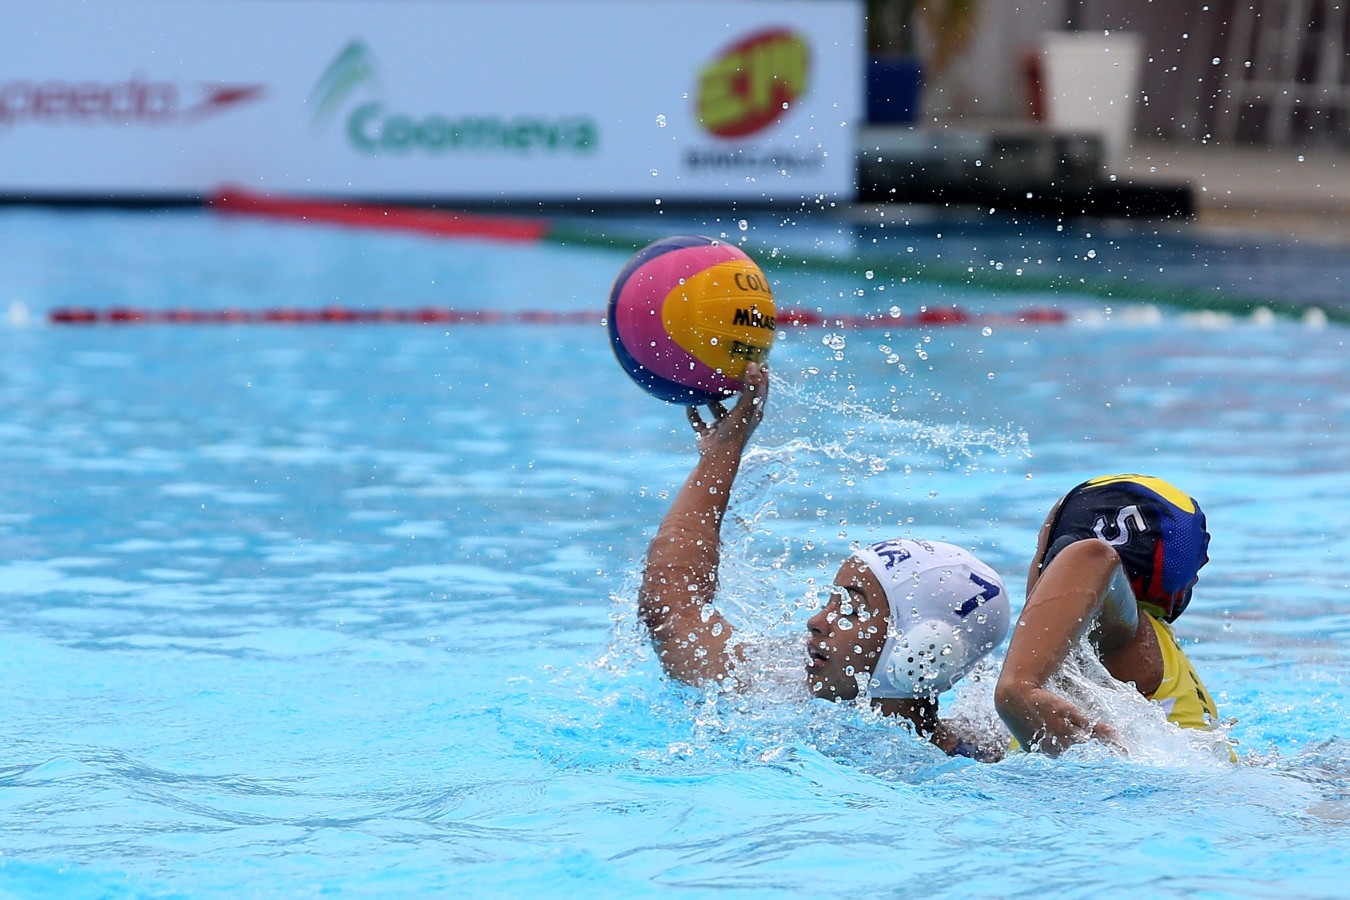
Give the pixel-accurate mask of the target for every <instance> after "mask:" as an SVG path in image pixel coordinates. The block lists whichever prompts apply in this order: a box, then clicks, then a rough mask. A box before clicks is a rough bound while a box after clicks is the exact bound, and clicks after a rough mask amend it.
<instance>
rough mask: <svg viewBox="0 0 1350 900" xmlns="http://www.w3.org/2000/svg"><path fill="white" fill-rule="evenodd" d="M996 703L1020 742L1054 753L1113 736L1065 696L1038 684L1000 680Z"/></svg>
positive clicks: (1057, 753) (1005, 721)
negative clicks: (1010, 683)
mask: <svg viewBox="0 0 1350 900" xmlns="http://www.w3.org/2000/svg"><path fill="white" fill-rule="evenodd" d="M994 705H995V707H996V708H997V710H998V714H999V717H1000V718H1002V719H1003V724H1005V725H1007V726H1008V730H1009V731H1010V732H1012V736H1013V737H1015V738H1017V741H1018V743H1020V744H1021V745H1022V746H1023V747H1024V748H1027V749H1037V750H1040V751H1041V752H1043V753H1047V754H1049V755H1051V756H1058V755H1059V754H1060V753H1062V752H1064V751H1065V750H1067V749H1068V748H1069V747H1071V746H1073V745H1074V744H1080V743H1082V742H1083V741H1086V740H1090V739H1092V738H1093V737H1097V736H1102V737H1109V736H1110V734H1109V730H1104V731H1103V733H1102V734H1101V735H1099V734H1098V733H1097V732H1098V730H1099V728H1104V726H1099V725H1098V723H1096V722H1094V721H1092V719H1090V718H1088V716H1087V714H1086V713H1084V712H1083V711H1082V710H1081V709H1079V708H1078V707H1077V706H1075V705H1074V704H1073V703H1071V702H1069V701H1068V700H1067V699H1065V698H1064V697H1061V696H1060V695H1058V694H1056V693H1054V692H1053V691H1050V690H1048V689H1046V688H1044V687H1041V686H1038V685H1033V684H1020V685H1008V684H1004V683H1002V682H1000V684H999V686H998V688H997V689H996V690H995V692H994Z"/></svg>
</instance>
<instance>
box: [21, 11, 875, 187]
mask: <svg viewBox="0 0 1350 900" xmlns="http://www.w3.org/2000/svg"><path fill="white" fill-rule="evenodd" d="M4 18H5V28H4V29H3V30H0V194H4V195H7V196H9V197H15V196H43V195H59V196H82V197H108V198H118V197H147V196H150V197H154V196H201V195H204V194H208V193H210V192H212V191H214V190H216V189H218V188H220V187H221V186H223V185H237V186H240V187H243V188H246V189H249V190H255V191H273V192H279V193H280V192H286V193H303V194H310V195H328V196H338V197H362V198H375V199H391V200H400V199H403V200H409V201H419V200H461V201H486V202H492V201H498V200H538V201H554V202H582V203H585V202H636V201H641V202H652V201H655V200H663V199H664V200H673V201H679V200H685V201H689V200H695V201H697V200H705V199H707V200H725V199H743V200H749V201H782V200H789V201H797V200H804V199H811V198H818V197H828V198H838V199H849V198H851V197H852V196H853V191H854V182H855V169H856V147H855V145H856V137H857V126H858V120H859V118H860V116H861V114H862V106H863V103H862V83H861V73H862V71H863V62H862V59H863V48H862V40H863V12H862V4H861V3H860V2H850V0H708V2H705V0H682V2H659V0H493V2H469V0H378V2H377V0H369V2H361V0H192V2H185V0H99V2H81V0H6V2H5V17H4Z"/></svg>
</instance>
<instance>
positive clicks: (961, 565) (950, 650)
mask: <svg viewBox="0 0 1350 900" xmlns="http://www.w3.org/2000/svg"><path fill="white" fill-rule="evenodd" d="M853 555H854V556H855V557H857V558H858V559H859V560H861V561H862V562H863V564H865V565H866V566H867V567H868V568H869V569H870V570H871V571H872V574H873V575H875V576H876V577H877V580H878V581H880V582H881V587H882V589H883V590H885V592H886V600H887V602H888V603H889V604H890V607H891V617H890V622H889V624H888V627H887V631H886V644H885V645H884V646H883V647H882V648H881V656H880V657H878V659H877V664H876V668H875V669H874V670H873V672H872V679H871V682H870V683H869V684H868V690H869V693H870V694H871V696H873V697H877V698H882V699H889V698H911V699H913V698H927V699H934V698H936V697H937V695H938V694H940V693H942V692H943V691H945V690H947V689H948V688H950V687H951V686H952V685H953V684H955V683H956V682H957V681H959V680H960V679H961V678H962V677H963V676H964V675H965V674H966V673H967V672H969V671H970V670H971V669H972V668H973V667H974V666H975V664H976V663H977V662H979V661H980V660H981V659H983V658H984V657H985V656H986V655H988V653H989V652H990V651H991V650H993V649H994V648H995V647H997V646H998V645H999V644H1000V643H1001V642H1002V641H1003V638H1004V637H1006V636H1007V634H1008V620H1009V618H1010V616H1011V613H1010V612H1009V606H1008V591H1007V589H1006V588H1004V586H1003V579H1001V578H999V576H998V573H997V572H995V571H994V570H993V569H991V568H989V566H987V565H985V564H984V563H982V562H980V561H979V560H978V559H976V558H975V556H974V555H973V554H971V553H969V552H968V551H966V550H963V549H961V548H960V547H957V546H954V545H952V544H944V543H940V542H930V541H911V540H893V541H882V542H881V543H879V544H872V545H870V546H867V547H864V548H862V549H861V550H858V551H857V552H856V553H854V554H853Z"/></svg>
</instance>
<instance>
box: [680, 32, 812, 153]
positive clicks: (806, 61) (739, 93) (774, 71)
mask: <svg viewBox="0 0 1350 900" xmlns="http://www.w3.org/2000/svg"><path fill="white" fill-rule="evenodd" d="M810 69H811V53H810V49H809V48H808V47H807V44H806V40H805V39H804V38H803V37H802V36H801V35H799V34H797V33H795V32H792V31H789V30H787V29H785V28H774V29H768V30H765V31H759V32H756V33H754V34H751V35H749V36H747V37H745V38H742V39H741V40H740V41H737V42H736V43H735V44H732V45H731V46H730V47H728V48H727V49H725V50H723V51H722V53H721V54H720V55H719V56H718V57H717V58H716V59H714V60H713V61H712V62H710V63H708V65H706V66H704V67H703V70H702V71H701V72H699V75H698V92H697V104H698V120H699V122H700V123H702V125H703V127H704V128H705V129H707V130H708V131H709V132H710V133H712V134H715V135H717V136H718V137H724V138H738V137H745V136H746V135H750V134H754V133H755V132H757V131H762V130H763V129H765V128H767V127H769V126H770V125H772V124H773V123H775V122H777V121H778V120H779V119H780V118H782V116H783V115H784V113H785V112H787V110H788V109H789V108H790V107H791V105H792V102H793V101H794V100H796V99H797V98H798V97H800V96H801V95H802V94H804V93H806V91H807V89H808V86H809V85H808V79H809V77H810Z"/></svg>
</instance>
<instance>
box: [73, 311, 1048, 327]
mask: <svg viewBox="0 0 1350 900" xmlns="http://www.w3.org/2000/svg"><path fill="white" fill-rule="evenodd" d="M47 319H48V321H50V322H51V323H53V324H55V325H324V324H357V325H359V324H414V325H594V326H598V325H600V324H602V323H603V321H604V320H603V318H602V316H601V315H600V313H598V312H594V311H591V310H494V309H452V308H448V307H425V306H424V307H416V308H413V309H388V308H377V309H366V308H361V307H349V306H323V307H316V308H298V307H282V308H273V309H233V308H232V309H182V308H177V309H140V308H138V307H130V306H114V307H109V308H107V309H95V308H91V307H60V308H57V309H53V310H51V312H50V313H48V315H47ZM1067 319H1068V315H1067V314H1066V313H1064V312H1062V311H1060V310H1057V309H1050V308H1047V307H1041V308H1033V309H1023V310H1017V311H1014V312H1006V313H977V312H971V311H969V310H965V309H961V308H959V307H941V308H937V309H925V310H921V311H919V312H917V313H912V314H904V313H901V314H896V313H877V314H875V315H851V314H850V315H834V314H829V313H820V312H815V311H813V310H806V309H783V310H779V311H778V315H777V320H778V324H779V326H780V327H793V328H807V327H823V328H871V329H885V328H919V327H931V326H948V325H976V326H985V325H1052V324H1058V323H1061V322H1064V321H1067Z"/></svg>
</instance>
